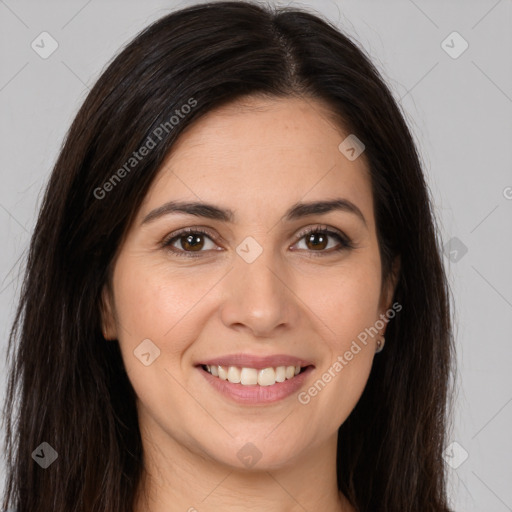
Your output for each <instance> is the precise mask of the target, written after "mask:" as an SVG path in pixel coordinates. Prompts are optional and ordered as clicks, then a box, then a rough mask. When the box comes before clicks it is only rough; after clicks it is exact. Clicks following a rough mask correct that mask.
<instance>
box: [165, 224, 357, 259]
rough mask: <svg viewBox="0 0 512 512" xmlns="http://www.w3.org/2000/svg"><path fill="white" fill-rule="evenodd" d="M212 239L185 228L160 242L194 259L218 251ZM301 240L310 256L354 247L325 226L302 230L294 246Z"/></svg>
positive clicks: (174, 251) (174, 252)
mask: <svg viewBox="0 0 512 512" xmlns="http://www.w3.org/2000/svg"><path fill="white" fill-rule="evenodd" d="M205 238H207V239H208V240H209V241H210V243H211V244H212V245H211V246H210V247H208V243H205V241H204V239H205ZM213 238H215V236H214V235H213V234H211V233H210V232H209V231H207V230H205V229H203V228H185V229H182V230H180V231H178V232H175V233H171V235H170V236H169V237H168V238H167V239H166V240H164V242H162V247H163V248H166V249H168V250H169V251H171V252H172V253H173V254H176V255H177V256H185V257H188V258H196V257H199V256H201V253H202V252H205V250H206V251H207V250H218V249H214V246H215V243H214V242H213V240H212V239H213ZM303 238H305V245H306V248H305V249H301V250H305V251H307V252H308V253H309V254H310V255H311V256H328V255H329V254H333V253H338V252H341V251H343V250H347V249H352V248H353V247H354V246H353V244H352V242H351V241H350V239H349V238H348V237H346V236H345V235H344V234H343V233H342V232H341V231H337V230H336V231H335V230H333V229H329V228H328V227H327V226H316V227H313V228H307V229H305V230H303V231H302V232H301V233H300V234H299V235H298V239H299V241H298V242H296V245H297V244H298V243H299V242H301V241H302V239H303ZM329 238H331V239H335V240H336V241H337V242H338V246H336V245H334V248H333V246H331V247H329ZM177 246H180V247H177ZM203 249H205V250H203ZM325 249H331V250H325ZM293 250H295V249H293Z"/></svg>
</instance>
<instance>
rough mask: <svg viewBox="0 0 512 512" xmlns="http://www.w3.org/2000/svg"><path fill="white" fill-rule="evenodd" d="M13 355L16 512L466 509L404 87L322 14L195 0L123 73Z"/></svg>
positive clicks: (105, 96) (45, 256)
mask: <svg viewBox="0 0 512 512" xmlns="http://www.w3.org/2000/svg"><path fill="white" fill-rule="evenodd" d="M10 342H11V345H10V351H11V352H10V354H11V358H12V362H11V364H12V367H11V373H10V378H9V386H8V396H7V402H6V406H5V410H4V415H5V418H6V433H7V454H8V461H9V462H10V465H9V468H8V469H9V472H8V479H7V489H6V495H5V497H4V503H3V506H4V507H9V506H16V507H17V510H18V512H28V511H32V510H38V511H40V512H49V511H50V510H51V511H52V512H53V511H57V510H62V511H64V510H66V511H76V512H79V511H80V512H82V511H83V512H85V511H87V512H91V511H102V512H104V511H109V512H110V511H112V512H114V511H116V512H117V511H120V510H126V511H135V512H143V511H150V512H160V511H164V510H165V511H174V510H176V511H178V510H179V511H182V510H183V511H184V510H188V511H194V510H197V511H213V510H215V511H216V510H222V511H231V510H246V509H247V510H265V511H267V510H272V511H284V510H293V511H295V510H308V511H314V510H329V511H331V510H332V511H335V510H336V511H344V512H348V511H360V512H363V511H364V512H369V511H386V512H390V511H400V512H405V511H411V512H412V511H419V510H421V511H422V512H429V511H432V512H434V511H436V512H445V511H448V510H450V509H449V507H448V504H447V501H448V500H447V496H446V488H445V475H444V468H443V462H442V457H441V453H442V450H443V448H444V442H445V436H446V432H445V430H446V417H445V410H446V402H447V399H448V397H449V396H450V386H449V385H450V381H449V376H450V369H451V364H452V360H453V341H452V333H451V321H450V308H449V290H448V286H447V282H446V278H445V273H444V270H443V266H442V260H441V257H440V244H439V241H438V238H437V233H436V229H435V219H434V218H433V214H432V211H431V205H430V199H429V195H428V189H427V186H426V183H425V180H424V176H423V174H422V170H421V165H420V162H419V158H418V155H417V152H416V148H415V145H414V141H413V139H412V137H411V134H410V132H409V130H408V128H407V126H406V123H405V121H404V119H403V116H402V114H401V113H400V110H399V109H398V107H397V105H396V103H395V102H394V100H393V98H392V95H391V94H390V92H389V90H388V88H387V87H386V85H385V84H384V82H383V80H382V78H381V77H380V76H379V74H378V72H377V71H376V69H375V68H374V67H373V65H372V64H371V63H370V61H369V59H368V58H367V57H366V56H365V54H364V53H363V52H362V51H361V50H360V49H359V48H357V46H356V45H355V44H354V43H353V42H351V41H350V40H349V39H348V38H347V37H346V36H345V35H343V34H341V33H340V32H339V31H338V29H336V28H335V27H334V26H332V25H330V24H329V23H328V22H326V21H324V20H322V19H320V18H319V17H317V16H315V15H313V14H310V13H307V12H305V11H301V10H296V9H275V10H272V9H270V8H266V7H261V6H258V5H256V4H250V3H245V2H220V3H215V4H203V5H196V6H192V7H189V8H186V9H183V10H181V11H177V12H174V13H172V14H169V15H167V16H165V17H164V18H162V19H160V20H158V21H157V22H156V23H154V24H153V25H151V26H150V27H148V28H147V29H146V30H144V31H143V32H142V33H141V34H140V35H139V36H137V37H136V38H135V39H134V41H133V42H132V43H131V44H129V45H128V46H127V47H126V48H125V49H124V50H123V51H122V52H121V53H120V55H119V56H118V57H117V58H116V59H114V60H113V62H112V63H111V64H110V65H109V67H108V68H107V69H106V71H105V72H104V73H103V74H102V76H101V77H100V79H99V80H98V82H97V84H96V85H95V87H94V88H93V89H92V91H91V92H90V94H89V95H88V97H87V99H86V100H85V102H84V105H83V106H82V108H81V109H80V111H79V112H78V114H77V116H76V119H75V120H74V122H73V124H72V126H71V129H70V131H69V133H68V135H67V138H66V141H65V144H64V146H63V148H62V151H61V153H60V155H59V158H58V160H57V163H56V165H55V168H54V170H53V173H52V176H51V179H50V181H49V184H48V187H47V190H46V195H45V199H44V203H43V205H42V208H41V211H40V215H39V219H38V222H37V226H36V228H35V232H34V235H33V238H32V242H31V247H30V254H29V258H28V264H27V271H26V277H25V281H24V287H23V292H22V297H21V301H20V305H19V309H18V312H17V316H16V318H15V323H14V326H13V330H12V333H11V340H10ZM379 352H382V353H379ZM376 354H377V355H376ZM16 399H19V410H18V411H16V410H15V401H16Z"/></svg>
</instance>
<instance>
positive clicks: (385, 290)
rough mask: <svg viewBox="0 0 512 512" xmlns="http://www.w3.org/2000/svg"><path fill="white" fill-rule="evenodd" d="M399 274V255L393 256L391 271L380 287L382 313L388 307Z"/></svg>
mask: <svg viewBox="0 0 512 512" xmlns="http://www.w3.org/2000/svg"><path fill="white" fill-rule="evenodd" d="M399 275H400V255H398V256H395V258H394V259H393V263H392V265H391V272H390V273H389V275H388V276H387V279H386V282H385V283H384V285H383V287H382V292H381V301H380V313H382V314H384V313H385V312H386V311H387V310H388V309H389V308H390V307H391V301H392V300H393V295H394V294H395V290H396V285H397V283H398V277H399Z"/></svg>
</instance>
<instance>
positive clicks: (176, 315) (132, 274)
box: [114, 257, 214, 355]
mask: <svg viewBox="0 0 512 512" xmlns="http://www.w3.org/2000/svg"><path fill="white" fill-rule="evenodd" d="M147 259H149V258H147ZM210 281H211V282H210ZM213 284H214V281H213V279H211V278H210V279H209V278H208V277H207V276H205V275H202V274H201V272H192V271H191V270H190V269H189V270H188V271H186V270H185V272H182V273H177V272H172V271H171V270H170V269H169V267H168V266H167V265H165V264H162V263H158V264H149V263H146V262H144V261H143V258H142V257H141V258H130V259H129V258H126V259H125V260H123V261H121V260H120V261H119V262H118V263H117V265H116V272H115V275H114V289H115V290H116V295H115V303H116V311H117V316H118V321H119V323H120V324H121V325H120V327H121V333H120V336H122V337H123V339H124V340H125V341H128V340H129V342H130V344H131V343H140V342H141V341H142V340H143V339H146V338H149V339H151V340H153V341H154V342H155V343H157V344H160V345H162V348H164V346H165V352H168V351H171V352H177V351H181V350H183V348H184V345H185V346H186V344H187V341H186V340H187V339H189V338H190V335H187V334H186V333H185V332H184V330H187V329H188V330H189V329H190V322H187V320H188V318H189V317H190V316H193V314H194V308H195V306H197V304H198V303H199V302H200V301H201V298H202V297H203V296H204V295H205V294H206V293H207V292H208V290H209V289H210V288H211V287H212V285H213ZM190 334H192V333H190ZM163 352H164V351H163V350H162V355H163Z"/></svg>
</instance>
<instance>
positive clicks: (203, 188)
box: [104, 97, 394, 469]
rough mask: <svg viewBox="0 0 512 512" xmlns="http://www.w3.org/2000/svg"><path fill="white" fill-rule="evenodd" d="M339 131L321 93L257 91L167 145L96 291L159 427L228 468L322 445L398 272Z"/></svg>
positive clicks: (141, 404)
mask: <svg viewBox="0 0 512 512" xmlns="http://www.w3.org/2000/svg"><path fill="white" fill-rule="evenodd" d="M348 135H349V134H348V133H344V132H343V131H342V130H341V128H340V127H338V126H337V125H335V124H334V123H333V122H332V121H331V120H330V119H329V117H328V115H327V113H326V110H325V106H324V105H322V104H321V103H319V102H316V101H313V100H308V101H305V100H299V99H272V100H270V99H261V98H256V97H252V98H248V99H247V98H246V99H245V101H244V102H243V103H242V102H241V101H238V102H236V103H232V104H231V105H229V106H225V107H222V108H220V109H217V110H215V111H212V112H210V113H209V114H208V115H206V116H205V117H203V118H201V119H200V120H199V121H198V122H197V123H196V124H194V125H192V126H190V127H189V129H188V130H187V131H186V132H184V133H183V134H182V136H181V137H180V139H179V141H178V142H177V144H175V146H174V147H173V150H172V152H171V153H170V155H169V157H168V158H167V160H166V161H165V162H164V165H163V166H162V168H161V169H160V172H159V174H158V175H157V177H156V178H155V180H154V182H153V184H152V186H151V187H150V190H149V191H148V193H147V195H146V197H145V200H144V202H143V204H142V206H141V208H140V210H139V212H138V215H137V217H136V219H135V221H134V222H133V224H132V226H131V227H130V229H129V231H128V232H127V236H126V238H125V240H124V241H123V245H122V246H121V247H120V249H119V252H118V256H117V258H116V261H115V266H114V272H113V281H112V294H109V293H107V292H106V291H105V295H104V297H105V303H106V310H105V313H104V326H105V328H106V333H107V337H110V338H113V339H118V340H119V344H120V348H121V352H122V357H123V360H124V364H125V367H126V370H127V372H128V376H129V378H130V381H131V383H132V385H133V388H134V389H135V392H136V394H137V400H138V402H137V407H138V412H139V421H140V424H141V430H142V429H143V430H145V431H146V432H147V433H149V435H152V436H153V437H154V439H156V438H158V439H165V440H166V442H168V443H169V446H171V445H173V446H175V447H177V448H178V447H179V448H185V449H186V450H187V451H188V452H189V453H193V454H197V455H199V456H200V457H202V458H203V459H205V460H209V461H212V460H213V461H217V462H219V463H222V464H226V465H228V466H231V467H236V468H244V467H246V468H248V467H250V465H251V464H252V463H251V462H250V461H251V460H256V459H257V458H259V460H258V462H257V467H258V468H260V469H261V468H268V469H270V468H277V467H281V466H286V465H287V464H292V463H293V462H294V461H296V460H298V458H299V457H301V456H304V455H305V454H307V453H318V452H319V451H320V450H321V447H322V446H327V445H328V444H329V445H330V447H331V448H332V443H333V442H335V439H336V434H337V429H338V428H339V426H340V425H341V424H342V423H343V422H344V421H345V419H346V418H347V417H348V415H349V414H350V412H351V411H352V409H353V408H354V406H355V405H356V403H357V401H358V399H359V397H360V395H361V393H362V391H363V389H364V387H365V384H366V382H367V379H368V376H369V372H370V369H371V365H372V361H373V357H374V354H375V346H376V340H377V339H378V338H379V337H380V336H381V335H382V334H383V333H384V330H385V327H384V328H382V321H380V322H379V320H381V319H382V316H381V315H382V314H383V313H385V311H386V310H387V309H388V308H389V307H390V300H391V298H392V292H393V287H394V283H390V285H389V286H386V287H384V288H381V286H382V282H381V260H380V256H379V247H378V243H377V233H376V228H375V219H374V212H373V200H372V191H371V183H370V178H369V173H368V169H367V166H366V163H365V160H364V153H363V155H362V156H360V157H358V158H356V159H355V160H349V159H348V158H347V157H346V156H345V155H344V154H343V153H342V152H341V151H340V150H339V149H338V146H339V144H340V143H341V142H342V141H343V140H344V139H345V138H346V137H347V136H348ZM326 201H327V202H332V203H330V205H327V206H324V207H318V206H317V207H316V208H315V206H314V205H313V203H317V202H326ZM334 201H339V202H338V203H334ZM185 203H201V204H203V203H204V204H208V205H209V206H208V207H206V206H204V207H200V206H197V205H196V207H194V208H192V207H190V206H188V207H187V206H186V204H185ZM300 205H310V207H305V206H300ZM184 230H188V231H184ZM311 230H317V231H316V232H312V233H311V232H310V231H311ZM308 233H309V234H308ZM381 290H382V293H381ZM375 325H377V326H380V327H381V328H379V329H378V331H379V334H376V335H374V336H372V335H368V334H367V335H366V340H365V342H362V339H363V338H365V336H364V334H362V333H365V332H366V333H368V331H365V329H369V328H371V327H372V326H375ZM373 332H374V331H371V333H372V334H373ZM354 342H355V345H354ZM356 347H358V348H356ZM350 354H351V355H350ZM206 365H208V366H206ZM219 366H221V368H219ZM283 367H284V368H283ZM295 367H299V368H298V369H297V370H295ZM290 368H291V370H290ZM208 369H209V370H210V372H212V373H209V372H208ZM297 371H299V372H300V373H298V374H296V372H297ZM226 378H227V380H226ZM240 379H242V382H237V381H239V380H240ZM251 457H252V458H251Z"/></svg>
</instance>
